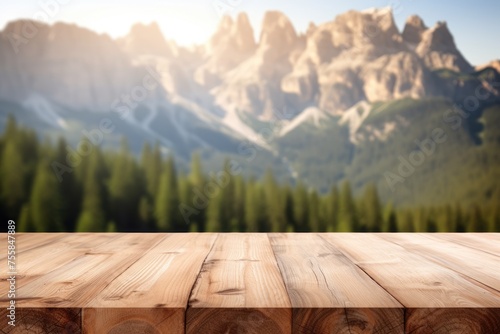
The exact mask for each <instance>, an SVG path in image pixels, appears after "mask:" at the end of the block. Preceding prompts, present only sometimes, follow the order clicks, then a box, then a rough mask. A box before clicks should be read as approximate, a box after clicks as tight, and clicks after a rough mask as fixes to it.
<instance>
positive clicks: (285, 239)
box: [269, 233, 404, 334]
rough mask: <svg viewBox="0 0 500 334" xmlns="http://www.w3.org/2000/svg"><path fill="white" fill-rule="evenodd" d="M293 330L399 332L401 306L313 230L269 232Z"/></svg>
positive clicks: (401, 322) (296, 331)
mask: <svg viewBox="0 0 500 334" xmlns="http://www.w3.org/2000/svg"><path fill="white" fill-rule="evenodd" d="M269 238H270V241H271V245H272V247H273V250H274V253H275V255H276V258H277V261H278V265H279V267H280V270H281V273H282V275H283V279H284V282H285V286H286V288H287V291H288V295H289V296H290V301H291V305H292V307H293V329H292V332H293V333H349V332H356V331H359V330H361V329H367V328H369V329H370V331H371V332H376V333H388V334H389V333H403V327H404V326H403V322H404V310H403V306H402V305H401V304H400V303H399V302H398V301H397V300H396V299H394V297H392V296H391V295H390V294H388V293H387V291H385V290H384V289H383V288H382V287H381V286H379V285H378V284H377V283H376V282H375V281H374V280H373V279H372V278H371V277H370V276H368V275H366V273H365V272H363V271H362V270H361V269H360V268H359V267H357V266H356V265H354V264H353V263H352V262H351V261H350V260H349V259H348V258H347V257H346V256H345V255H344V254H343V253H342V252H340V251H339V250H338V249H337V248H336V247H335V246H333V245H332V244H330V243H328V242H327V241H326V240H325V239H323V238H322V237H321V236H320V235H318V234H308V233H304V234H302V233H301V234H270V235H269Z"/></svg>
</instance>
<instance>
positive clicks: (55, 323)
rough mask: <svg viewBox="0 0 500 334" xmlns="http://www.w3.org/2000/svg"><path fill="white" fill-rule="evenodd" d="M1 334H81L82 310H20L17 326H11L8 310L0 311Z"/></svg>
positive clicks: (17, 315)
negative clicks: (8, 321)
mask: <svg viewBox="0 0 500 334" xmlns="http://www.w3.org/2000/svg"><path fill="white" fill-rule="evenodd" d="M0 318H1V319H2V321H1V323H0V333H2V334H3V333H9V334H47V333H50V334H81V333H82V323H81V310H80V309H77V308H19V309H17V310H16V322H15V324H16V325H15V326H10V325H9V324H8V323H7V321H5V319H7V310H5V309H4V308H2V309H0Z"/></svg>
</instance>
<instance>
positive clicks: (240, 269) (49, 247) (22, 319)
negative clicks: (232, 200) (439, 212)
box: [0, 233, 500, 334]
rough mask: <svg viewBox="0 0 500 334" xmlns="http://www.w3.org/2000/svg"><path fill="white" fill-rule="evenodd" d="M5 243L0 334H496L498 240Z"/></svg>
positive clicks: (185, 236) (303, 237)
mask: <svg viewBox="0 0 500 334" xmlns="http://www.w3.org/2000/svg"><path fill="white" fill-rule="evenodd" d="M0 238H1V240H2V243H1V244H2V245H6V244H7V235H6V234H2V235H1V237H0ZM15 238H16V239H15V242H16V243H15V244H16V258H15V264H16V267H17V270H16V274H15V280H16V291H15V293H16V297H15V299H14V300H15V306H16V326H15V327H13V326H10V325H8V324H7V320H5V319H8V318H6V316H7V315H8V314H9V313H8V312H9V310H7V309H6V308H7V307H8V306H9V305H10V304H9V303H10V299H9V298H8V293H9V290H10V289H11V286H10V284H7V279H8V278H9V277H10V276H11V275H9V274H8V273H7V270H6V268H7V266H8V259H7V247H3V248H5V251H3V252H2V253H1V255H0V267H1V268H2V272H1V279H2V284H1V286H0V317H1V319H3V320H2V322H1V325H0V333H113V334H127V333H174V334H175V333H202V334H205V333H235V334H236V333H266V334H267V333H271V334H272V333H320V334H321V333H325V334H326V333H328V334H330V333H422V334H424V333H425V334H426V333H486V334H488V333H492V334H499V333H500V234H353V233H346V234H329V233H295V234H286V233H268V234H266V233H230V234H229V233H228V234H224V233H220V234H217V233H178V234H171V233H168V234H135V233H124V234H119V233H108V234H104V233H81V234H72V233H38V234H36V233H23V234H21V233H20V234H16V235H15Z"/></svg>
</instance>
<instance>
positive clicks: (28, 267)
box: [0, 233, 120, 305]
mask: <svg viewBox="0 0 500 334" xmlns="http://www.w3.org/2000/svg"><path fill="white" fill-rule="evenodd" d="M118 237H120V235H119V234H112V233H109V234H92V233H84V234H81V235H80V234H78V237H76V235H75V236H73V237H70V235H65V236H60V237H59V238H58V239H57V240H53V241H52V242H50V243H48V244H46V243H42V244H38V247H33V248H30V249H28V250H25V251H24V252H21V253H17V249H16V259H15V262H16V266H17V275H16V276H17V277H16V278H17V282H16V283H17V286H18V287H20V286H23V285H24V284H26V283H27V282H29V281H31V280H33V279H35V278H37V277H39V276H41V275H46V274H47V273H49V272H50V271H52V270H55V269H57V268H59V267H60V266H61V265H64V264H66V263H68V262H69V261H71V260H73V259H74V258H75V257H77V256H79V255H81V254H82V253H84V252H90V251H92V249H93V248H94V247H96V246H98V245H101V244H103V243H106V242H109V241H110V240H111V239H113V238H118ZM40 239H42V240H45V239H46V237H45V236H41V238H40ZM0 267H1V268H6V267H7V259H4V260H1V261H0ZM7 276H8V275H7V273H6V272H2V274H0V279H1V280H2V281H3V280H5V279H6V278H7ZM4 291H5V289H4V287H0V296H3V292H4ZM0 302H1V299H0ZM0 305H1V304H0Z"/></svg>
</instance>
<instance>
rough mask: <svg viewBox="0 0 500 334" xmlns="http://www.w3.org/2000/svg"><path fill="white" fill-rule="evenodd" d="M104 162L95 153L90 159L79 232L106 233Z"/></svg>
mask: <svg viewBox="0 0 500 334" xmlns="http://www.w3.org/2000/svg"><path fill="white" fill-rule="evenodd" d="M103 169H104V161H103V160H102V156H101V155H100V154H99V153H98V152H95V153H93V154H91V155H90V156H89V157H88V165H87V171H86V175H85V180H84V183H83V202H82V211H81V213H80V215H79V217H78V219H77V222H76V231H77V232H104V231H106V212H105V207H106V204H107V203H108V202H107V201H106V195H107V192H106V188H105V186H104V183H103V180H102V179H101V175H102V174H103Z"/></svg>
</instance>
